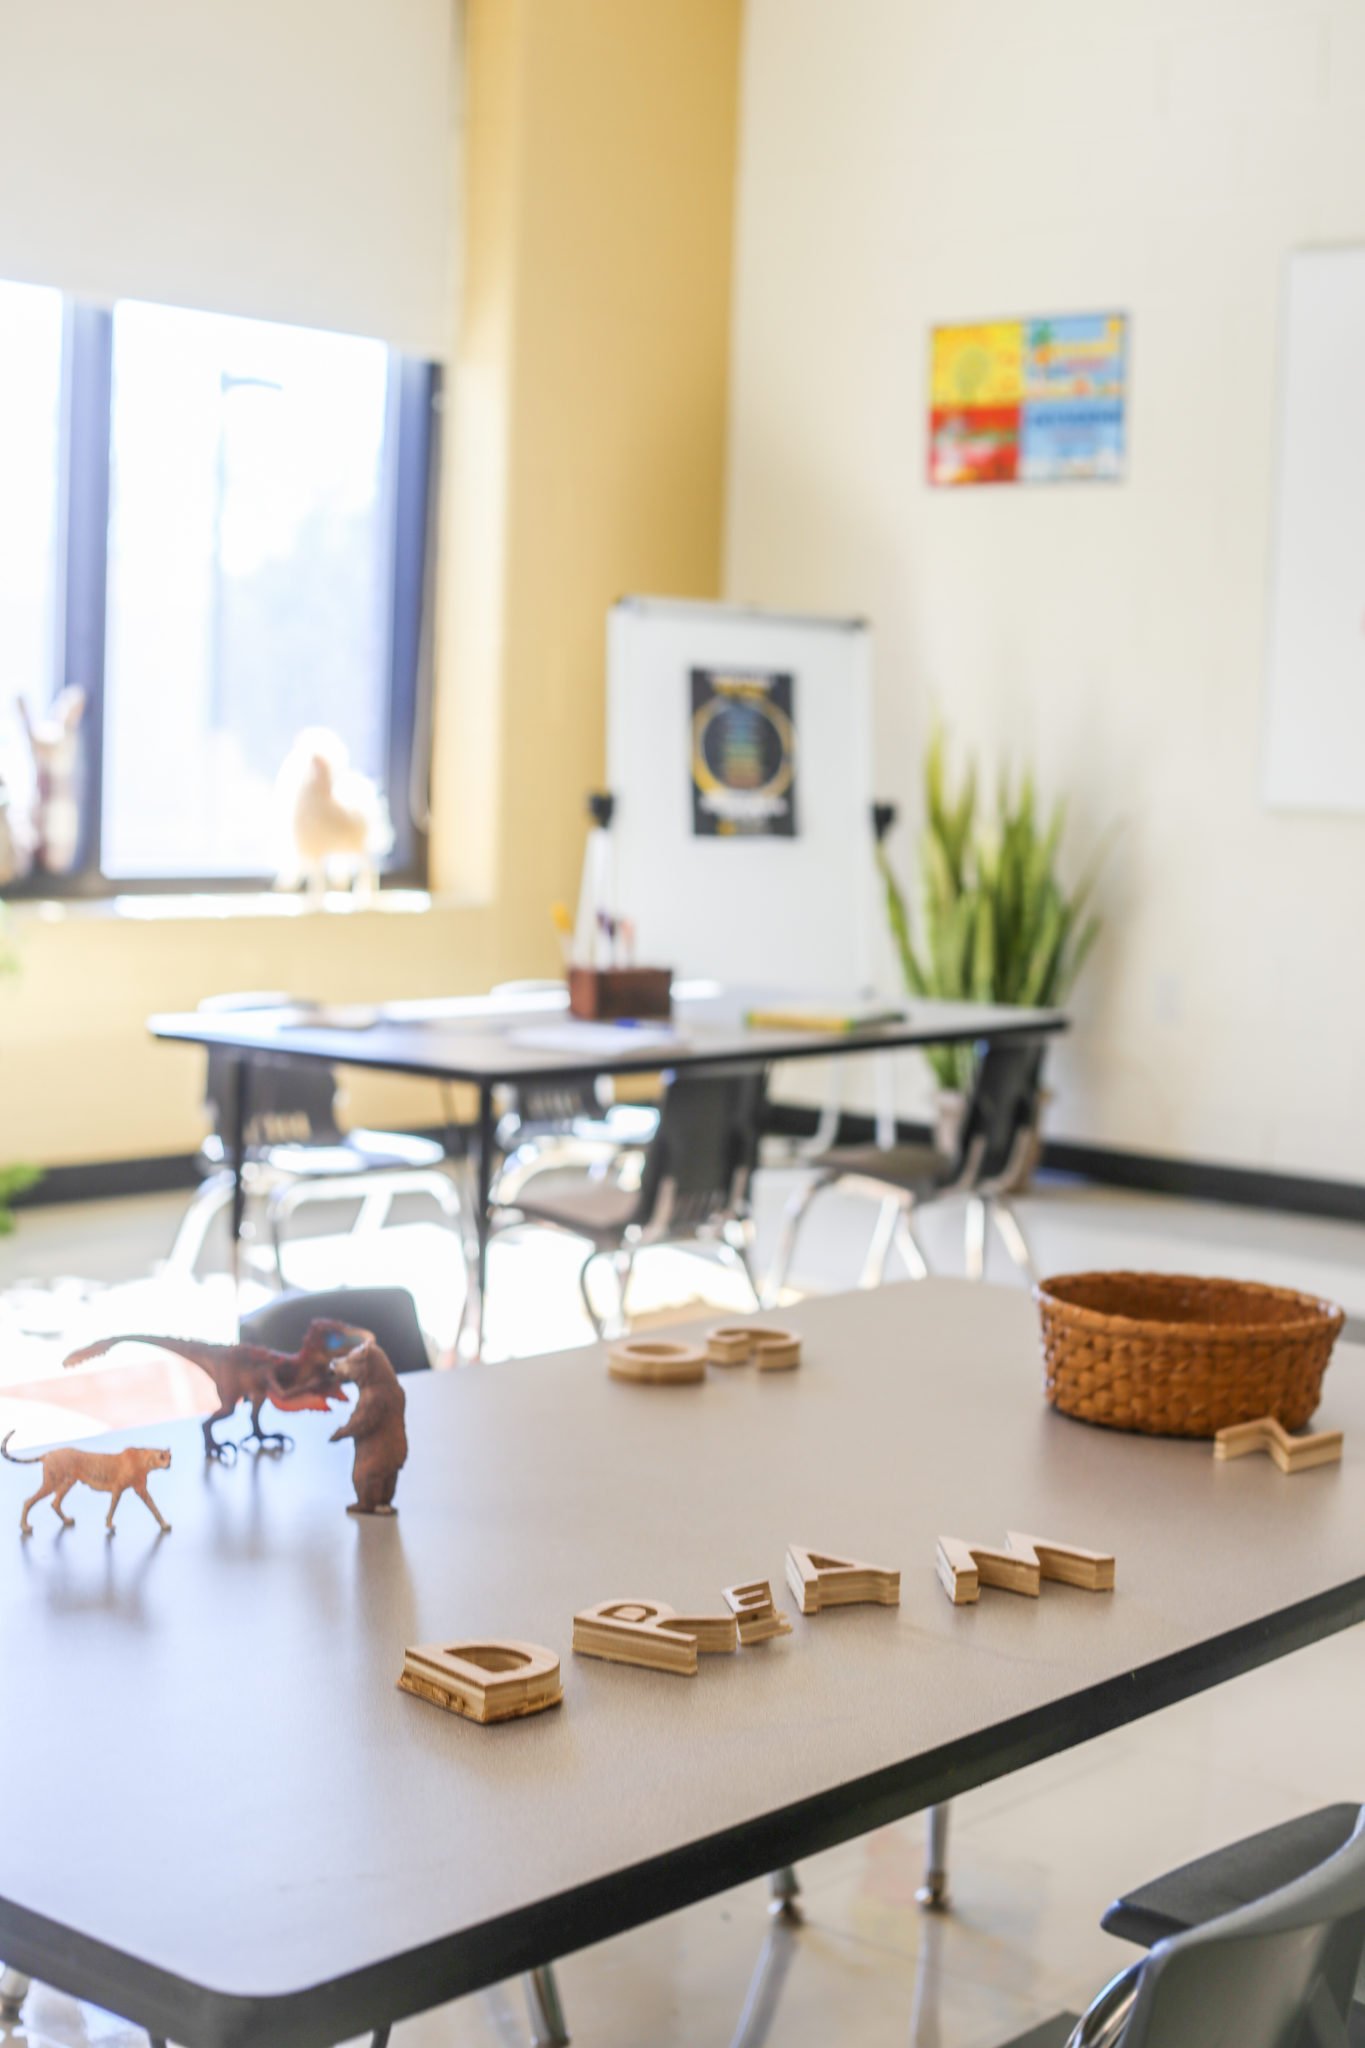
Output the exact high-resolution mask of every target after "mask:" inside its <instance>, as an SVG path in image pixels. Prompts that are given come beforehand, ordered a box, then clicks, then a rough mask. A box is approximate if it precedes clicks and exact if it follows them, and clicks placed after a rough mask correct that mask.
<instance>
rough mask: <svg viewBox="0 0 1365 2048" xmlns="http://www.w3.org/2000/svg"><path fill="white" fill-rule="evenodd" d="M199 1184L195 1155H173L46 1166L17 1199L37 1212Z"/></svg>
mask: <svg viewBox="0 0 1365 2048" xmlns="http://www.w3.org/2000/svg"><path fill="white" fill-rule="evenodd" d="M198 1184H199V1175H198V1172H197V1171H196V1169H195V1163H194V1155H193V1153H191V1152H171V1153H166V1154H163V1155H162V1156H161V1157H159V1158H155V1159H96V1160H92V1161H90V1163H89V1164H87V1165H82V1166H46V1167H44V1168H43V1177H42V1179H41V1180H40V1181H37V1182H35V1183H34V1185H33V1186H32V1187H31V1188H26V1189H25V1191H24V1193H23V1194H22V1195H18V1196H16V1198H15V1200H14V1202H13V1204H12V1206H13V1207H14V1208H16V1209H36V1208H40V1207H45V1206H46V1205H47V1204H48V1203H49V1202H107V1201H112V1200H113V1199H114V1198H115V1197H116V1196H119V1195H164V1194H166V1193H168V1192H170V1191H171V1190H173V1189H177V1188H193V1187H197V1186H198Z"/></svg>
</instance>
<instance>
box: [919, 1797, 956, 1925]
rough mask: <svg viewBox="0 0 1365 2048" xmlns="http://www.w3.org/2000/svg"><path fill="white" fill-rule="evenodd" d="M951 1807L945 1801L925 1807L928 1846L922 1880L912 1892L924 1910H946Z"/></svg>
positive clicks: (929, 1911) (947, 1903)
mask: <svg viewBox="0 0 1365 2048" xmlns="http://www.w3.org/2000/svg"><path fill="white" fill-rule="evenodd" d="M951 1812H952V1807H951V1806H950V1805H949V1804H948V1802H947V1800H945V1801H944V1802H943V1804H942V1805H941V1806H931V1807H930V1808H929V1845H928V1848H927V1850H926V1852H925V1858H924V1883H923V1884H922V1885H921V1886H920V1888H919V1890H918V1891H917V1892H916V1893H915V1898H916V1899H917V1901H918V1902H919V1904H920V1905H921V1906H923V1908H924V1910H925V1912H926V1913H946V1912H947V1910H948V1905H949V1899H948V1816H949V1814H950V1813H951Z"/></svg>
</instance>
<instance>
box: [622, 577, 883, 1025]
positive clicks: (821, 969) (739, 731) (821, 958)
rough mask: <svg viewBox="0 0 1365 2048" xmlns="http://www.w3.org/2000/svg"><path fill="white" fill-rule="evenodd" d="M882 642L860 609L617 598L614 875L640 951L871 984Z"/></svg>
mask: <svg viewBox="0 0 1365 2048" xmlns="http://www.w3.org/2000/svg"><path fill="white" fill-rule="evenodd" d="M871 641H872V636H871V633H870V631H869V629H868V627H867V626H866V624H865V623H864V622H863V621H862V620H857V619H831V618H818V617H804V616H801V615H794V614H788V613H777V612H765V611H758V610H752V609H748V608H745V607H741V606H738V605H723V604H702V603H692V602H686V601H683V600H679V599H664V598H647V597H632V598H625V599H623V600H622V601H621V602H620V603H619V604H617V605H615V606H614V607H613V608H612V611H611V613H610V615H609V619H608V626H607V782H608V787H609V789H610V790H611V793H612V795H613V797H614V798H615V800H616V803H615V813H614V817H613V823H612V839H613V842H614V847H613V854H614V867H615V887H616V894H617V901H618V904H619V908H620V910H621V912H622V913H623V914H624V915H625V916H627V917H629V918H630V919H632V921H633V922H634V924H635V928H636V948H637V956H638V958H639V959H640V960H641V962H643V963H646V964H649V965H657V966H666V967H671V968H672V969H673V970H674V973H675V974H678V975H682V976H687V977H706V978H711V979H714V980H717V981H722V982H728V983H739V984H742V985H746V986H750V987H752V986H765V987H770V988H774V989H791V990H815V989H827V990H830V991H837V992H839V993H841V994H842V993H845V992H846V993H848V994H850V995H852V994H856V993H859V992H861V991H863V990H865V989H867V988H869V987H870V985H871V980H872V966H871V939H872V921H873V911H874V904H875V864H874V859H873V841H872V827H871V805H872V650H871Z"/></svg>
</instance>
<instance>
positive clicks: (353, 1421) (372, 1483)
mask: <svg viewBox="0 0 1365 2048" xmlns="http://www.w3.org/2000/svg"><path fill="white" fill-rule="evenodd" d="M332 1372H333V1375H334V1376H335V1378H336V1379H337V1381H338V1382H340V1381H346V1382H349V1384H350V1385H351V1386H353V1387H354V1388H355V1389H356V1403H355V1408H354V1410H353V1412H352V1413H351V1415H350V1416H349V1417H348V1418H347V1420H346V1421H345V1422H343V1423H342V1424H341V1427H340V1428H339V1429H334V1430H333V1431H332V1434H331V1438H330V1441H331V1442H332V1443H334V1444H338V1443H340V1442H341V1441H342V1440H343V1438H345V1437H350V1438H351V1439H352V1440H353V1442H354V1444H355V1464H354V1466H353V1467H352V1471H351V1483H352V1485H353V1486H354V1487H355V1499H354V1501H353V1502H352V1503H351V1505H350V1506H349V1507H348V1509H347V1511H346V1512H347V1513H348V1514H351V1515H396V1514H397V1512H398V1510H397V1508H396V1507H395V1506H394V1504H393V1496H394V1492H395V1489H396V1488H397V1485H398V1474H399V1473H400V1471H401V1470H402V1469H403V1466H404V1464H405V1463H406V1461H407V1455H408V1433H407V1430H406V1429H405V1428H404V1426H403V1415H404V1411H405V1410H406V1408H407V1405H408V1404H407V1396H406V1395H405V1394H404V1392H403V1389H402V1387H401V1386H400V1385H399V1383H398V1375H397V1373H396V1372H395V1371H394V1369H393V1367H392V1366H391V1365H390V1363H389V1361H388V1358H387V1357H386V1355H385V1354H384V1352H382V1351H381V1350H380V1348H379V1346H378V1345H377V1344H376V1343H375V1341H374V1338H373V1337H366V1339H365V1341H364V1343H363V1344H358V1345H357V1346H356V1348H355V1350H354V1351H348V1352H347V1353H346V1356H345V1357H344V1358H338V1359H337V1360H336V1362H335V1364H334V1365H333V1367H332Z"/></svg>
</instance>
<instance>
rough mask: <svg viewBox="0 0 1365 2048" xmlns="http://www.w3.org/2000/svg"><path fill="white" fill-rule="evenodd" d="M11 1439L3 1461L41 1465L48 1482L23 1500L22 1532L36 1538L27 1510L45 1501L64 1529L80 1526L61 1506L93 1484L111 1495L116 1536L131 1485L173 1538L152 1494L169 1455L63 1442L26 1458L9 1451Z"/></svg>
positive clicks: (110, 1526)
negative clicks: (151, 1482) (154, 1477)
mask: <svg viewBox="0 0 1365 2048" xmlns="http://www.w3.org/2000/svg"><path fill="white" fill-rule="evenodd" d="M13 1435H14V1431H13V1430H11V1431H10V1432H9V1436H7V1437H6V1438H5V1439H4V1442H3V1443H0V1457H3V1458H6V1459H8V1461H9V1463H10V1464H11V1465H41V1466H42V1468H43V1483H42V1485H41V1486H40V1487H39V1488H38V1491H37V1492H36V1493H34V1494H30V1495H29V1498H28V1499H27V1500H26V1501H25V1502H24V1506H23V1512H22V1513H21V1514H20V1517H19V1533H20V1535H21V1536H31V1535H32V1534H33V1530H32V1528H31V1526H30V1524H29V1519H28V1512H29V1509H30V1508H36V1507H37V1505H38V1503H39V1501H40V1500H47V1499H49V1498H50V1499H51V1501H52V1510H53V1513H54V1514H55V1515H56V1517H57V1519H58V1521H59V1522H60V1523H61V1525H62V1527H63V1528H64V1529H73V1528H74V1527H75V1523H74V1522H73V1521H72V1519H71V1516H70V1515H68V1514H67V1513H66V1512H65V1510H64V1509H63V1507H62V1502H63V1501H64V1500H65V1499H66V1496H67V1495H68V1494H69V1493H70V1491H71V1489H72V1487H73V1486H89V1487H91V1488H92V1489H93V1490H94V1491H95V1492H96V1493H107V1494H108V1495H109V1496H110V1500H109V1513H108V1514H107V1515H106V1517H105V1521H104V1526H105V1528H106V1529H107V1530H108V1531H109V1534H110V1535H111V1536H112V1535H113V1534H114V1515H115V1513H116V1511H117V1509H118V1504H119V1502H120V1501H121V1500H122V1499H123V1496H124V1494H125V1493H127V1491H128V1489H129V1488H130V1487H131V1488H132V1490H133V1492H134V1493H135V1494H136V1495H137V1497H138V1499H139V1500H140V1501H141V1502H142V1504H143V1506H144V1507H148V1508H150V1509H151V1511H152V1513H153V1514H154V1515H155V1516H156V1519H157V1523H158V1525H159V1527H160V1529H161V1533H162V1535H163V1536H169V1534H170V1530H171V1525H170V1523H169V1522H168V1521H167V1520H166V1518H165V1516H164V1515H163V1514H162V1512H161V1510H160V1508H159V1507H158V1506H157V1504H156V1502H155V1501H154V1500H153V1499H152V1496H151V1495H150V1493H148V1491H147V1480H148V1478H149V1476H150V1475H151V1474H152V1473H153V1472H164V1471H165V1470H166V1467H167V1466H168V1465H169V1464H170V1462H171V1454H170V1452H169V1451H160V1450H127V1451H83V1450H80V1449H78V1448H77V1447H76V1446H75V1445H72V1444H62V1445H59V1446H58V1448H57V1449H56V1450H54V1451H39V1452H38V1454H37V1456H36V1457H33V1458H21V1457H18V1456H17V1455H16V1453H15V1452H13V1451H12V1450H11V1449H10V1447H9V1446H10V1437H12V1436H13Z"/></svg>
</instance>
